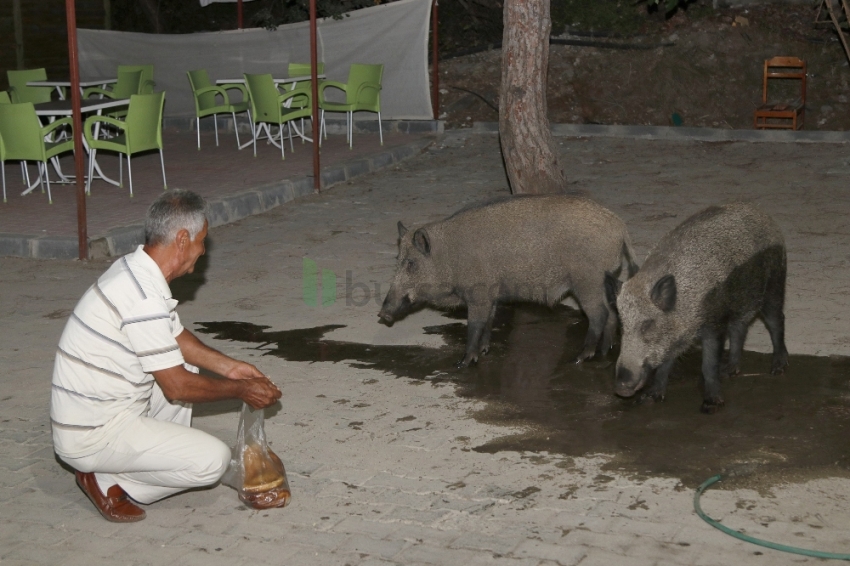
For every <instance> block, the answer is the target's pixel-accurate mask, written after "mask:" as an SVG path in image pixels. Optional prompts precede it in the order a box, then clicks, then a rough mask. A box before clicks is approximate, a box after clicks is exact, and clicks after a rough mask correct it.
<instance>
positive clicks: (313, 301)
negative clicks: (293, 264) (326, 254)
mask: <svg viewBox="0 0 850 566" xmlns="http://www.w3.org/2000/svg"><path fill="white" fill-rule="evenodd" d="M301 273H302V276H301V278H302V280H303V282H304V287H303V289H304V304H305V305H307V306H308V307H315V306H319V266H318V265H316V262H315V261H313V260H312V259H309V258H306V257H305V258H304V261H303V263H302V270H301ZM335 302H336V274H335V273H334V272H333V271H331V270H330V269H323V270H322V302H321V306H323V307H327V306H330V305H332V304H334V303H335Z"/></svg>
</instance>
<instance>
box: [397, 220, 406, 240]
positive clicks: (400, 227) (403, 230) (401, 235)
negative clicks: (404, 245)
mask: <svg viewBox="0 0 850 566" xmlns="http://www.w3.org/2000/svg"><path fill="white" fill-rule="evenodd" d="M405 234H407V228H405V227H404V224H402V223H401V220H399V221H398V237H399V239H401V238H404V235H405Z"/></svg>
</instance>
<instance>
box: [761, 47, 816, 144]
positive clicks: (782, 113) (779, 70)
mask: <svg viewBox="0 0 850 566" xmlns="http://www.w3.org/2000/svg"><path fill="white" fill-rule="evenodd" d="M773 79H780V80H784V81H785V82H786V83H787V81H788V80H792V81H800V91H799V97H797V98H796V99H794V98H793V96H794V94H796V93H797V91H796V90H794V91H793V93H791V94H789V96H788V97H787V99H786V102H773V101H771V102H768V92H767V91H768V83H769V82H770V84H771V85H773V87H774V88H773V89H772V91H775V90H777V87H778V86H779V85H777V84H776V81H773ZM784 86H785V89H784V90H785V91H788V88H789V86H788V85H787V84H785V85H784ZM771 99H773V97H771ZM761 102H762V103H761V106H759V107H758V108H757V109H756V111H755V116H754V123H755V128H756V129H769V128H771V129H777V128H778V129H790V130H799V129H800V128H801V127H803V116H804V114H805V111H806V62H805V61H803V60H802V59H798V58H797V57H774V58H773V59H767V60H765V62H764V85H763V88H762V101H761Z"/></svg>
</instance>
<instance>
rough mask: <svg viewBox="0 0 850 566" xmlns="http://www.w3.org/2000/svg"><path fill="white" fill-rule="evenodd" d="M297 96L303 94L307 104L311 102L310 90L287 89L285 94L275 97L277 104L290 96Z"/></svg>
mask: <svg viewBox="0 0 850 566" xmlns="http://www.w3.org/2000/svg"><path fill="white" fill-rule="evenodd" d="M298 96H303V97H306V98H307V105H308V106H309V105H310V104H311V103H312V100H313V97H312V96H311V95H310V92H309V91H307V90H289V91H287V92H286V93H285V94H281V95H280V96H278V97H277V101H278V104H283V103H284V102H286V101H287V100H289V99H291V98H296V97H298Z"/></svg>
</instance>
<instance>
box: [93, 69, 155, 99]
mask: <svg viewBox="0 0 850 566" xmlns="http://www.w3.org/2000/svg"><path fill="white" fill-rule="evenodd" d="M141 85H142V72H141V71H139V70H135V71H127V70H123V69H122V70H119V71H118V82H117V83H115V84H114V85H113V87H112V88H111V89H108V88H100V87H97V86H93V87H89V88H87V89H86V90H84V91H83V98H89V97H91V96H92V95H98V96H99V97H100V98H113V99H114V98H130V96H132V95H134V94H141V92H140V90H141Z"/></svg>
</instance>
